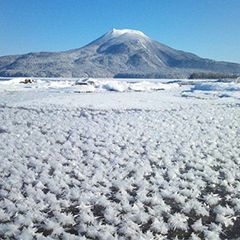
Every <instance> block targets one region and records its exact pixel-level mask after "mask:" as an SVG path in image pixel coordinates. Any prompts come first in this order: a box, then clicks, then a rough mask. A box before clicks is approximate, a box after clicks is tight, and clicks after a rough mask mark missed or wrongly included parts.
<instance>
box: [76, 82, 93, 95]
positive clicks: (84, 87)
mask: <svg viewBox="0 0 240 240" xmlns="http://www.w3.org/2000/svg"><path fill="white" fill-rule="evenodd" d="M95 90H96V88H95V86H94V85H91V84H87V83H86V84H79V85H76V88H75V91H74V92H78V93H91V92H95Z"/></svg>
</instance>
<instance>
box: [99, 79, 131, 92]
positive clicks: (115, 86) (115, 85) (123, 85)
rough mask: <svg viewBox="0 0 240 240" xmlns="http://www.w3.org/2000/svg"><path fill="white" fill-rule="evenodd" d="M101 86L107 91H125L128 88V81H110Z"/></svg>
mask: <svg viewBox="0 0 240 240" xmlns="http://www.w3.org/2000/svg"><path fill="white" fill-rule="evenodd" d="M102 88H103V89H105V90H107V91H115V92H125V91H127V90H128V83H127V82H120V81H111V82H107V83H105V84H103V85H102Z"/></svg>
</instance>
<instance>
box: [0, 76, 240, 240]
mask: <svg viewBox="0 0 240 240" xmlns="http://www.w3.org/2000/svg"><path fill="white" fill-rule="evenodd" d="M20 81H24V79H12V80H8V81H5V80H3V79H2V80H0V239H23V240H30V239H66V240H68V239H70V240H71V239H102V240H112V239H122V240H125V239H130V240H132V239H133V240H140V239H147V240H148V239H149V240H150V239H209V240H217V239H239V237H240V83H237V82H234V81H214V80H196V81H190V80H158V81H153V80H141V81H140V80H131V81H130V80H113V79H105V80H103V79H89V80H87V81H81V79H78V80H73V79H70V80H68V79H60V80H58V79H34V81H33V82H32V83H28V84H24V83H19V82H20Z"/></svg>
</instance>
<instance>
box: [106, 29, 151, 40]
mask: <svg viewBox="0 0 240 240" xmlns="http://www.w3.org/2000/svg"><path fill="white" fill-rule="evenodd" d="M124 34H126V35H132V36H133V35H134V36H141V37H145V38H148V37H147V36H146V35H145V34H144V33H143V32H141V31H138V30H133V29H116V28H113V29H112V30H111V31H110V32H108V35H111V36H113V37H117V36H121V35H124Z"/></svg>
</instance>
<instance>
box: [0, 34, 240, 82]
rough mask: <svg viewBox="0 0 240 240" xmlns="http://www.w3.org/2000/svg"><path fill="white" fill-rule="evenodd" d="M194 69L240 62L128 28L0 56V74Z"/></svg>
mask: <svg viewBox="0 0 240 240" xmlns="http://www.w3.org/2000/svg"><path fill="white" fill-rule="evenodd" d="M193 72H220V73H228V74H237V73H238V74H239V73H240V64H235V63H227V62H217V61H213V60H210V59H203V58H200V57H198V56H196V55H194V54H192V53H187V52H184V51H179V50H176V49H173V48H170V47H168V46H166V45H164V44H161V43H159V42H157V41H154V40H152V39H150V38H149V37H148V36H146V35H145V34H144V33H142V32H140V31H137V30H131V29H122V30H117V29H113V30H111V31H109V32H107V33H106V34H104V35H103V36H101V37H100V38H98V39H96V40H95V41H93V42H91V43H89V44H88V45H86V46H84V47H82V48H78V49H73V50H69V51H65V52H59V53H47V52H40V53H28V54H24V55H18V56H5V57H0V76H34V77H83V76H87V75H88V76H91V77H115V76H116V77H138V78H139V77H142V78H160V77H170V78H172V77H178V78H179V77H187V76H189V75H190V74H191V73H193Z"/></svg>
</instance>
